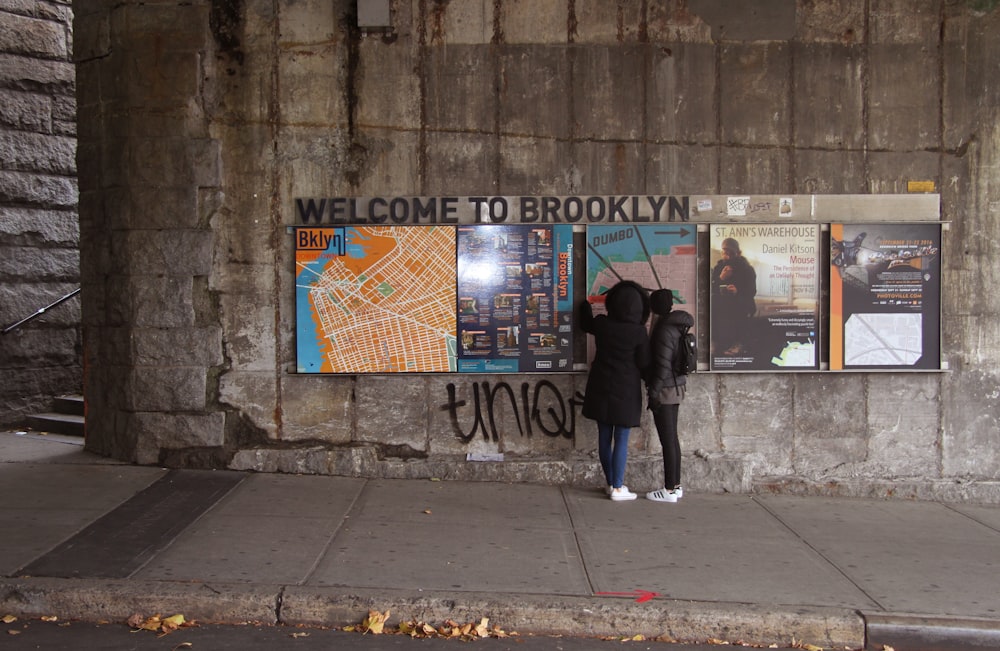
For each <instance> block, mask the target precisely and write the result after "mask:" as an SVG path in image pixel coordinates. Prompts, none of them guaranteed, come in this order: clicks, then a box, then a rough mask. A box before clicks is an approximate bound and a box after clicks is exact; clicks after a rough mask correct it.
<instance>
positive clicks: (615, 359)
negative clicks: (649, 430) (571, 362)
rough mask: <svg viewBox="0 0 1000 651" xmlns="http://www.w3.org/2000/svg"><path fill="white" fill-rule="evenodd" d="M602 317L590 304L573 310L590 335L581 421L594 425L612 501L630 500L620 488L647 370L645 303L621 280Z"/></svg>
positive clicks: (629, 283) (636, 287) (640, 290)
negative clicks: (592, 351) (592, 349)
mask: <svg viewBox="0 0 1000 651" xmlns="http://www.w3.org/2000/svg"><path fill="white" fill-rule="evenodd" d="M604 304H605V307H607V310H608V313H607V315H601V316H597V317H595V316H594V313H593V311H592V309H591V306H590V303H588V302H586V301H584V302H582V303H581V304H580V306H579V308H578V320H579V324H580V327H581V328H582V329H583V331H584V332H587V333H589V334H592V335H594V343H595V348H596V352H595V355H594V361H593V362H592V363H591V365H590V375H589V376H588V377H587V389H586V395H585V396H584V398H583V415H584V416H585V417H586V418H590V419H593V420H596V421H597V432H598V456H599V457H600V460H601V469H602V470H603V471H604V478H605V480H606V481H607V483H608V488H607V491H608V495H609V496H610V497H611V499H613V500H615V501H622V500H634V499H635V497H636V495H635V493H632V492H630V491H629V490H628V487H627V486H625V485H624V483H623V482H624V479H625V464H626V461H627V459H628V437H629V431H630V430H631V428H633V427H636V426H638V425H639V421H640V419H641V418H642V373H643V371H644V369H645V367H646V366H647V365H648V364H649V336H648V334H647V332H646V326H645V323H646V320H647V319H648V318H649V297H648V296H647V293H646V290H645V289H643V288H642V286H640V285H639V284H638V283H635V282H632V281H629V280H623V281H621V282H619V283H617V284H615V286H614V287H612V288H611V289H610V290H608V293H607V295H606V296H605V302H604Z"/></svg>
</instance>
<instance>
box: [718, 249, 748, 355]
mask: <svg viewBox="0 0 1000 651" xmlns="http://www.w3.org/2000/svg"><path fill="white" fill-rule="evenodd" d="M755 296H757V274H756V272H755V271H754V268H753V266H752V265H751V264H750V262H749V261H748V260H747V259H746V258H745V257H744V256H743V252H742V251H741V250H740V243H739V242H738V241H737V240H736V239H734V238H731V237H727V238H726V239H724V240H722V257H721V258H720V259H719V261H718V262H717V263H716V264H715V267H714V268H713V269H712V311H713V314H714V317H713V319H712V354H713V355H715V356H727V357H735V356H739V355H741V354H743V353H745V352H746V351H745V344H744V340H743V338H744V337H745V336H747V334H748V330H749V326H750V319H751V318H752V317H753V316H754V315H755V314H756V313H757V303H756V301H755V300H754V297H755Z"/></svg>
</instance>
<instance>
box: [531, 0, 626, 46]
mask: <svg viewBox="0 0 1000 651" xmlns="http://www.w3.org/2000/svg"><path fill="white" fill-rule="evenodd" d="M574 9H575V11H574V12H573V14H574V16H575V18H576V25H575V29H573V36H574V38H573V42H574V43H577V44H588V43H608V44H612V43H637V42H639V41H640V36H641V28H642V22H643V20H644V19H645V16H643V12H642V6H641V5H639V4H625V5H623V4H619V3H611V2H602V0H577V2H576V3H575V6H574ZM524 13H526V14H530V13H531V12H524ZM553 27H555V26H553ZM571 27H573V26H571ZM555 31H556V33H558V30H557V29H556V30H555Z"/></svg>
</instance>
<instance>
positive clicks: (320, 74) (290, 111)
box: [278, 43, 348, 127]
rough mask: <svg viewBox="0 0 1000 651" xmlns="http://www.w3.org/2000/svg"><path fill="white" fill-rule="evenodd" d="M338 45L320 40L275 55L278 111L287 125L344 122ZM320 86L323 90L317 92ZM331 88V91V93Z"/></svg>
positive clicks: (341, 72)
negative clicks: (317, 43) (276, 61)
mask: <svg viewBox="0 0 1000 651" xmlns="http://www.w3.org/2000/svg"><path fill="white" fill-rule="evenodd" d="M338 48H339V46H338V45H336V44H333V43H324V44H322V45H314V46H298V47H296V48H294V49H290V50H283V51H281V53H280V54H279V60H278V74H279V76H280V78H281V87H280V91H279V92H280V97H279V101H280V106H281V108H280V110H281V113H282V116H283V119H284V120H286V121H287V122H289V123H291V124H312V125H327V126H330V127H343V126H346V125H347V112H348V107H347V105H346V104H345V99H346V97H345V96H346V93H344V92H343V89H344V88H345V86H346V83H347V79H346V78H345V76H344V75H345V72H344V66H341V65H339V64H338V61H339V60H340V57H341V56H342V54H341V53H340V52H339V49H338ZM318 89H323V92H318ZM331 91H333V92H331Z"/></svg>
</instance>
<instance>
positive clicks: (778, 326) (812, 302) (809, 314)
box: [709, 224, 820, 371]
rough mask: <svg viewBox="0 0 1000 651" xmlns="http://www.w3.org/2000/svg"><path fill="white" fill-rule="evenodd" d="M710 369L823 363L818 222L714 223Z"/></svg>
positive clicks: (812, 366) (781, 368) (783, 368)
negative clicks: (819, 344) (819, 351)
mask: <svg viewBox="0 0 1000 651" xmlns="http://www.w3.org/2000/svg"><path fill="white" fill-rule="evenodd" d="M710 228H711V233H710V243H711V252H710V264H711V268H712V272H711V284H710V287H709V296H710V299H709V300H710V302H709V331H710V335H711V347H710V354H709V360H710V368H711V370H713V371H761V370H772V371H805V370H815V369H818V368H819V354H818V346H817V345H816V344H817V341H818V337H819V295H820V283H819V266H820V265H819V247H820V239H819V234H820V231H819V225H817V224H712V225H711V227H710Z"/></svg>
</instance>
